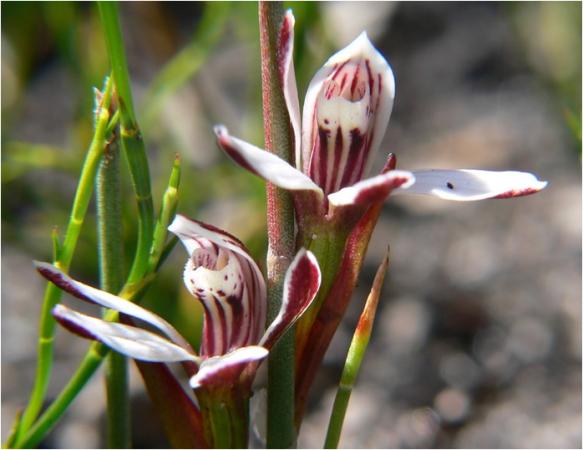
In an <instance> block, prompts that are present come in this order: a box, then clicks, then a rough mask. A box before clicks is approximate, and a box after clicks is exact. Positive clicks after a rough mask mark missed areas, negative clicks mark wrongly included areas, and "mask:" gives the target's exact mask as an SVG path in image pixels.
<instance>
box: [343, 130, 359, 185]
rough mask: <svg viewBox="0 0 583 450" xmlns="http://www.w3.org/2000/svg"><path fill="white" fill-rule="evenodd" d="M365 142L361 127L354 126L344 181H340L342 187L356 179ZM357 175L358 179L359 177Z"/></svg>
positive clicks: (351, 132) (351, 131)
mask: <svg viewBox="0 0 583 450" xmlns="http://www.w3.org/2000/svg"><path fill="white" fill-rule="evenodd" d="M363 144H364V136H363V135H362V133H361V131H360V129H359V128H353V129H352V130H350V146H349V147H348V158H347V160H346V165H345V166H344V173H343V174H342V181H341V182H340V189H341V188H343V187H346V186H350V185H351V184H352V182H351V181H352V179H354V177H353V175H354V171H355V170H357V167H356V166H357V162H358V156H359V154H360V152H361V151H362V146H363ZM359 177H360V176H359V175H357V177H356V179H359Z"/></svg>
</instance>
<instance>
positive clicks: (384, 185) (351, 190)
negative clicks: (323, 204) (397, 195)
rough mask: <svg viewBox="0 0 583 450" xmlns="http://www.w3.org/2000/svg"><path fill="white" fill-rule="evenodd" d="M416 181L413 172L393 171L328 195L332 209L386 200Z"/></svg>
mask: <svg viewBox="0 0 583 450" xmlns="http://www.w3.org/2000/svg"><path fill="white" fill-rule="evenodd" d="M414 181H415V177H414V176H413V174H412V173H411V172H407V171H403V170H391V171H389V172H386V173H384V174H381V175H377V176H375V177H371V178H367V179H366V180H362V181H359V182H358V183H356V184H354V185H352V186H349V187H345V188H343V189H340V190H339V191H338V192H334V193H332V194H330V195H328V201H329V202H330V205H331V206H332V207H340V206H348V205H354V204H359V203H367V202H372V201H377V200H380V199H381V197H382V198H383V199H384V197H386V196H387V195H388V193H389V192H391V190H393V189H397V186H401V187H402V186H411V185H412V184H413V183H414Z"/></svg>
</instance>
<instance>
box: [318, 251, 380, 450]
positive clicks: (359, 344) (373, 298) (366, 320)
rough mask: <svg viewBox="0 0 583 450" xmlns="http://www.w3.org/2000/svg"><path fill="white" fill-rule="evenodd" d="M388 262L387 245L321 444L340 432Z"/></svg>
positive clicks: (334, 444)
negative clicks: (324, 437)
mask: <svg viewBox="0 0 583 450" xmlns="http://www.w3.org/2000/svg"><path fill="white" fill-rule="evenodd" d="M388 265H389V251H388V249H387V253H386V256H385V259H384V260H383V262H382V263H381V265H380V266H379V268H378V270H377V273H376V275H375V278H374V281H373V285H372V289H371V291H370V294H369V296H368V298H367V300H366V304H365V305H364V309H363V311H362V314H361V315H360V319H359V320H358V324H357V325H356V330H355V331H354V336H353V337H352V342H351V343H350V348H349V349H348V355H347V356H346V362H345V364H344V369H343V371H342V376H341V378H340V384H339V386H338V391H337V392H336V398H335V399H334V405H333V406H332V415H331V416H330V423H329V424H328V432H327V434H326V441H325V443H324V448H338V443H339V442H340V434H341V433H342V425H343V424H344V417H345V416H346V410H347V409H348V401H349V400H350V394H352V389H353V388H354V384H355V383H356V377H357V376H358V372H359V371H360V366H361V364H362V360H363V358H364V354H365V353H366V349H367V347H368V343H369V340H370V335H371V333H372V327H373V324H374V318H375V314H376V310H377V306H378V303H379V298H380V294H381V287H382V284H383V280H384V279H385V273H386V271H387V267H388Z"/></svg>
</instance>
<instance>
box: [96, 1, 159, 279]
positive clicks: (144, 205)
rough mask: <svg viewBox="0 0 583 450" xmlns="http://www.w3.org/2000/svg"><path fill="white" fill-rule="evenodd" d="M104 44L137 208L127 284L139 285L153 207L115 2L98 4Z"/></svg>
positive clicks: (143, 267) (147, 244)
mask: <svg viewBox="0 0 583 450" xmlns="http://www.w3.org/2000/svg"><path fill="white" fill-rule="evenodd" d="M98 5H99V13H100V15H101V22H102V25H103V30H104V33H105V43H106V46H107V52H108V54H109V59H110V61H111V68H112V76H113V79H114V82H115V87H116V90H117V101H118V103H119V105H118V107H119V111H120V123H121V126H120V129H121V143H122V147H123V149H124V153H125V155H126V159H127V162H128V165H129V169H130V176H131V179H132V185H133V188H134V192H135V195H136V201H137V207H138V242H137V248H136V253H135V257H134V262H133V264H132V268H131V270H130V274H129V276H128V282H129V283H133V282H138V281H139V280H140V279H141V278H142V277H143V276H144V274H145V273H146V272H147V270H148V259H149V251H150V245H151V241H152V235H153V232H154V205H153V202H152V191H151V186H150V170H149V167H148V159H147V157H146V150H145V147H144V141H143V139H142V135H141V132H140V129H139V127H138V123H137V121H136V115H135V112H134V106H133V100H132V92H131V88H130V78H129V72H128V65H127V60H126V55H125V50H124V46H123V38H122V33H121V28H120V25H119V10H118V9H119V8H118V4H117V3H116V2H106V1H103V2H98Z"/></svg>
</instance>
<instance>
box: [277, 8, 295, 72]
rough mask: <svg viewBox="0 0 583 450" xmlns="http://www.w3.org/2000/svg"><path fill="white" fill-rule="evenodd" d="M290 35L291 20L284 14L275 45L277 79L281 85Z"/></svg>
mask: <svg viewBox="0 0 583 450" xmlns="http://www.w3.org/2000/svg"><path fill="white" fill-rule="evenodd" d="M291 34H292V28H291V20H290V18H289V16H288V15H287V14H286V15H285V16H284V18H283V22H282V24H281V28H280V30H279V39H278V45H277V48H278V52H277V65H278V69H279V79H280V81H281V82H282V83H283V79H284V77H285V61H286V57H287V56H288V53H289V51H290V44H291ZM290 57H291V56H290Z"/></svg>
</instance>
